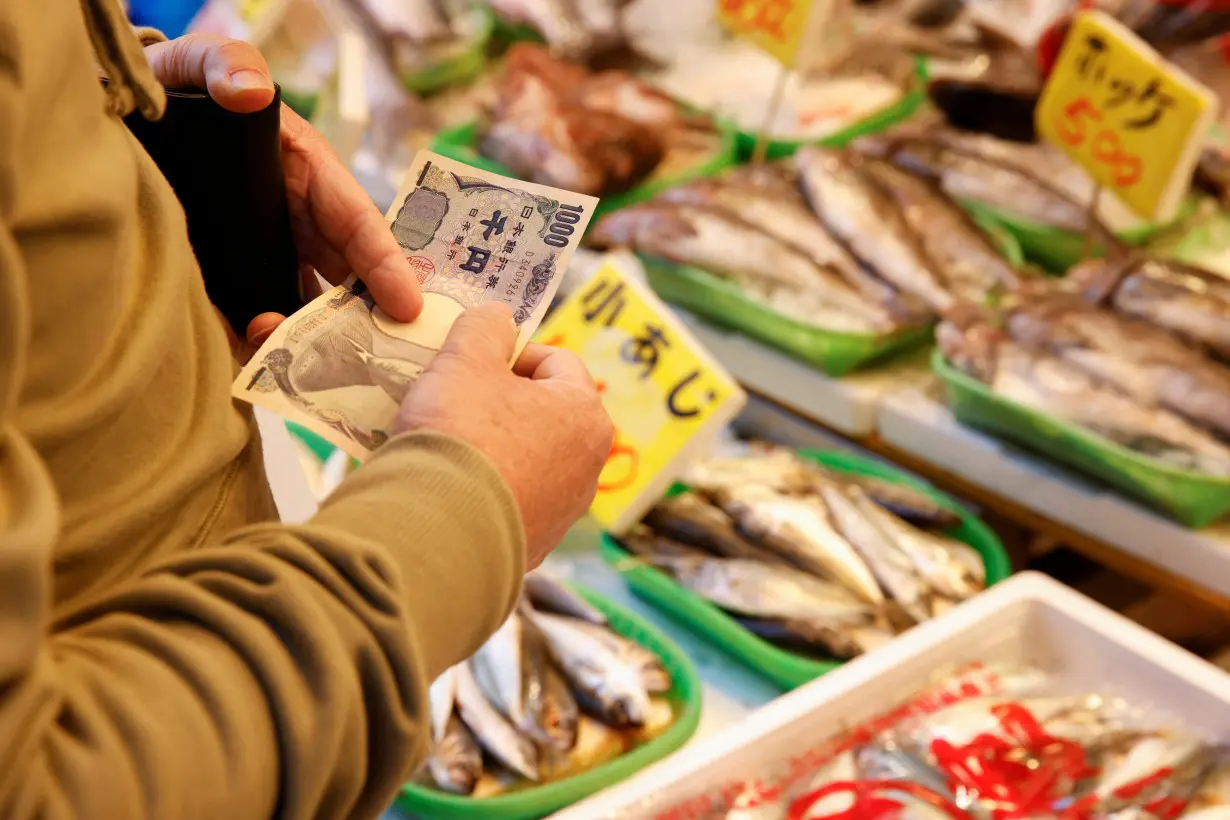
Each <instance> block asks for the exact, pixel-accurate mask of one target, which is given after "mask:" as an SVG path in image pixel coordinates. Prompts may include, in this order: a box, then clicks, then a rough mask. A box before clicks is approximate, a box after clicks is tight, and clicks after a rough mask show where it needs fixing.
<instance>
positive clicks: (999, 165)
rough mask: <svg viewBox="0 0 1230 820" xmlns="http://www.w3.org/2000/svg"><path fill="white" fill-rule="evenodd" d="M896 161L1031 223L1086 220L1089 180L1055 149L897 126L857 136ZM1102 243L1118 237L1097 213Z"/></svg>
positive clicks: (1064, 224)
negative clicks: (861, 136) (885, 133)
mask: <svg viewBox="0 0 1230 820" xmlns="http://www.w3.org/2000/svg"><path fill="white" fill-rule="evenodd" d="M856 150H859V151H861V152H864V153H867V154H870V155H875V156H883V157H886V158H888V159H889V160H890V161H892V162H893V163H894V164H896V165H898V166H899V167H901V168H903V169H905V170H907V171H910V172H912V173H916V174H922V175H924V176H929V177H931V178H933V179H935V180H936V181H937V182H938V183H939V185H940V187H941V188H942V189H943V191H944V192H945V193H946V194H948V195H949V196H951V197H953V198H955V199H958V200H973V201H975V202H979V203H982V204H983V205H987V206H990V207H992V208H996V209H999V210H1002V211H1005V212H1006V213H1010V214H1015V215H1017V216H1020V217H1023V218H1025V219H1028V220H1030V221H1033V222H1038V223H1041V224H1043V225H1049V226H1051V227H1055V228H1062V229H1065V230H1072V231H1084V230H1086V225H1088V224H1089V219H1088V217H1089V213H1088V212H1089V207H1088V203H1089V201H1090V200H1091V199H1092V197H1093V190H1094V189H1093V182H1092V180H1091V179H1090V178H1089V177H1088V176H1087V175H1086V174H1084V172H1083V171H1081V170H1080V167H1079V166H1077V165H1075V164H1074V163H1072V162H1071V161H1070V160H1068V159H1067V157H1065V156H1064V155H1063V154H1062V153H1060V152H1059V151H1058V150H1056V149H1052V148H1049V147H1047V146H1045V145H1041V144H1025V143H1016V142H1009V141H1007V140H997V139H995V138H994V137H991V136H988V135H981V134H968V133H966V132H961V131H957V130H956V129H946V128H942V127H941V128H934V127H933V128H931V129H929V130H927V131H923V130H922V128H921V126H920V127H913V126H909V127H902V128H900V129H896V130H894V131H891V132H889V133H888V134H887V135H881V136H877V137H871V138H867V139H865V140H861V141H858V142H857V143H856ZM1093 228H1094V230H1096V231H1098V233H1099V235H1100V237H1101V240H1102V241H1103V242H1106V241H1109V242H1111V243H1113V246H1114V247H1118V246H1119V245H1120V244H1121V243H1120V242H1119V241H1118V240H1117V239H1115V238H1114V236H1113V234H1111V233H1110V232H1109V231H1108V230H1107V229H1106V227H1105V225H1103V224H1102V223H1101V221H1100V220H1097V219H1095V220H1094V223H1093Z"/></svg>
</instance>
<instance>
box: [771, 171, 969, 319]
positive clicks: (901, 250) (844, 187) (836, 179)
mask: <svg viewBox="0 0 1230 820" xmlns="http://www.w3.org/2000/svg"><path fill="white" fill-rule="evenodd" d="M860 162H861V160H860V159H859V158H858V157H857V156H855V155H852V154H847V155H844V156H843V155H841V154H838V153H835V152H832V151H826V150H823V149H820V148H814V147H807V148H804V149H802V150H800V151H799V152H798V153H797V154H795V164H796V166H797V168H798V171H799V178H800V180H801V184H802V186H803V192H804V193H805V194H806V195H807V201H808V202H809V203H811V207H812V210H814V211H815V212H816V214H817V215H818V216H819V217H820V220H821V221H822V222H823V223H824V224H825V226H826V227H828V229H829V230H830V231H832V232H833V234H834V235H836V236H837V237H838V238H839V239H841V240H842V241H843V242H844V243H845V244H846V246H847V247H849V248H850V250H852V251H853V252H854V254H855V255H856V256H857V257H858V258H859V259H862V260H863V261H864V262H866V263H867V264H868V265H870V266H871V268H872V269H873V270H874V271H876V273H878V274H879V275H880V276H882V277H884V278H885V279H887V280H888V281H889V282H892V283H893V284H894V285H895V286H896V287H898V288H900V289H901V290H904V291H908V292H910V293H914V294H916V295H918V296H919V297H921V298H922V299H923V300H925V301H926V302H927V304H928V305H930V306H931V307H932V308H934V309H935V310H937V311H941V312H942V311H944V310H946V309H948V308H949V307H950V306H951V305H952V303H953V296H952V294H951V293H950V292H949V291H948V290H947V288H946V287H945V285H944V282H943V281H942V280H941V279H940V276H939V274H938V273H937V272H936V270H935V269H934V268H933V267H932V265H931V262H930V260H929V259H928V258H927V256H926V254H925V253H924V251H923V248H922V246H921V243H920V241H919V238H918V236H917V235H916V234H915V233H914V231H913V230H912V229H911V228H910V226H909V225H908V224H907V223H906V221H905V219H904V218H903V217H902V215H901V213H900V211H899V209H898V208H897V207H896V205H895V204H894V203H893V201H892V199H891V197H890V196H889V195H888V194H887V193H885V192H884V191H883V190H882V189H881V188H880V186H879V185H878V184H877V183H876V182H875V181H874V180H873V179H872V178H871V177H869V176H868V175H867V174H866V173H865V172H864V171H863V170H862V169H861V168H860Z"/></svg>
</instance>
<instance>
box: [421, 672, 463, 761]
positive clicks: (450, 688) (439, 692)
mask: <svg viewBox="0 0 1230 820" xmlns="http://www.w3.org/2000/svg"><path fill="white" fill-rule="evenodd" d="M456 695H457V673H456V672H455V671H454V670H453V669H451V668H450V669H446V670H445V671H444V674H442V675H440V677H438V678H436V679H435V680H434V681H432V684H431V687H430V688H429V689H428V690H427V699H428V702H429V703H430V705H431V737H432V739H433V740H435V741H436V742H437V743H438V742H439V741H440V739H441V738H442V737H444V732H445V729H446V728H447V727H448V721H449V718H450V717H451V716H452V714H453V702H454V700H455V699H456Z"/></svg>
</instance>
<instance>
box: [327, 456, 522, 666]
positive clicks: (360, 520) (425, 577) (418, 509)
mask: <svg viewBox="0 0 1230 820" xmlns="http://www.w3.org/2000/svg"><path fill="white" fill-rule="evenodd" d="M312 523H313V524H325V525H327V526H332V527H337V528H339V529H344V530H345V531H347V532H349V533H350V534H352V535H354V536H358V537H360V538H365V539H370V540H371V541H373V542H375V543H377V544H379V545H381V546H383V547H384V549H385V550H387V551H388V554H389V555H390V556H391V557H392V558H393V560H394V562H395V563H396V564H397V565H398V566H399V567H400V569H401V575H402V579H403V581H404V588H405V590H406V599H407V600H406V602H405V603H406V611H407V613H408V615H409V618H410V621H411V624H412V626H413V628H414V629H415V631H416V632H417V633H418V635H419V639H420V641H421V643H420V646H421V647H422V649H423V653H424V656H423V660H424V662H425V664H426V666H427V670H428V672H429V673H430V675H431V677H429V680H430V679H432V678H434V676H435V675H437V674H439V673H440V672H443V671H444V670H445V669H446V668H448V667H449V666H452V665H453V664H455V663H457V662H459V661H461V660H463V659H465V658H467V657H469V656H470V655H472V654H473V653H474V652H476V651H478V648H479V647H480V646H482V644H483V643H484V642H485V641H486V640H487V638H488V637H490V635H491V634H492V633H493V632H495V630H496V629H498V628H499V626H500V625H501V624H502V623H503V622H504V620H505V619H506V618H507V617H508V615H509V613H510V612H511V611H512V609H513V607H514V606H515V604H516V601H517V596H518V595H519V594H520V589H521V580H522V578H523V576H524V574H525V528H524V526H523V524H522V522H521V514H520V512H519V510H518V508H517V504H516V500H515V498H514V497H513V493H512V490H510V489H509V487H508V485H507V484H505V482H504V480H503V478H501V477H500V474H499V472H498V471H497V470H496V468H495V466H494V465H493V464H492V463H491V462H490V461H489V460H488V459H487V457H486V456H484V455H483V454H482V453H481V452H479V451H478V450H477V449H475V448H474V447H472V446H471V445H469V444H467V443H465V442H463V441H461V440H460V439H456V438H452V437H450V436H445V435H442V434H439V433H430V432H415V433H408V434H405V435H401V436H398V437H396V438H394V439H392V440H391V441H389V442H388V443H387V444H385V445H384V446H383V447H381V448H380V449H379V450H378V451H377V452H376V453H375V454H374V455H373V456H372V457H371V458H370V459H369V460H368V461H367V462H366V463H365V464H364V465H363V466H362V467H360V468H359V469H358V470H356V471H355V472H354V473H353V474H352V475H351V476H349V477H348V478H347V479H346V480H345V481H343V482H342V484H341V485H340V486H339V487H338V488H337V490H335V491H334V492H333V494H332V495H330V497H329V498H328V500H327V501H326V502H325V503H324V504H323V505H322V506H321V509H320V512H319V513H317V515H316V516H315V518H314V519H313V522H312Z"/></svg>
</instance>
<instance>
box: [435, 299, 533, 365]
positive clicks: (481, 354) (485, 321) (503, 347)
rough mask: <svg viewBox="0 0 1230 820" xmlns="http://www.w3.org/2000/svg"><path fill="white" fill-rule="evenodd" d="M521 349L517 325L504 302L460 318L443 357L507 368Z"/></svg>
mask: <svg viewBox="0 0 1230 820" xmlns="http://www.w3.org/2000/svg"><path fill="white" fill-rule="evenodd" d="M516 347H517V325H516V324H515V323H514V322H513V314H512V310H511V309H510V308H509V307H508V305H506V304H504V303H503V302H483V303H482V304H481V305H476V306H475V307H472V308H470V309H469V310H467V311H466V312H465V313H462V314H461V315H460V316H458V317H457V320H456V321H454V322H453V327H452V329H450V330H449V332H448V338H446V339H445V340H444V346H443V347H442V348H440V352H441V353H448V354H450V355H452V356H455V357H457V358H461V359H466V360H468V361H471V362H475V363H478V364H484V365H495V366H498V367H502V368H507V367H508V366H509V364H510V363H511V361H512V355H513V351H514V350H515V349H516Z"/></svg>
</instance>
